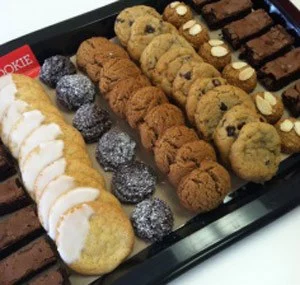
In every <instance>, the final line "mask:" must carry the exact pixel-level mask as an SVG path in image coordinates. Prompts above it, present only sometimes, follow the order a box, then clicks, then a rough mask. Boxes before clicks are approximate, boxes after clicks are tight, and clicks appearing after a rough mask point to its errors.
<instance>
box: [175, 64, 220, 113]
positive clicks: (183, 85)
mask: <svg viewBox="0 0 300 285" xmlns="http://www.w3.org/2000/svg"><path fill="white" fill-rule="evenodd" d="M218 76H220V72H219V71H218V70H216V69H215V68H214V67H213V66H212V65H210V64H208V63H204V62H198V61H189V62H187V63H185V64H183V65H182V66H181V68H180V69H179V71H178V72H177V75H176V77H175V79H174V81H173V86H172V93H173V98H174V99H175V100H176V102H177V103H178V104H179V105H180V106H182V107H184V106H185V105H186V100H187V96H188V92H189V90H190V87H191V85H192V84H193V82H194V81H195V80H196V79H198V78H211V77H218Z"/></svg>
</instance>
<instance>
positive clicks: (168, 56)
mask: <svg viewBox="0 0 300 285" xmlns="http://www.w3.org/2000/svg"><path fill="white" fill-rule="evenodd" d="M192 61H193V62H202V59H201V58H200V57H199V56H198V55H197V54H196V53H195V52H194V51H193V50H190V49H188V48H182V47H177V48H173V49H171V50H169V51H168V52H166V53H165V54H164V55H163V56H162V57H161V58H160V59H159V60H158V61H157V64H156V67H155V69H154V71H153V74H152V81H153V83H154V84H155V85H159V86H161V88H162V89H163V90H164V91H165V93H166V94H167V95H171V93H172V85H173V81H174V79H175V77H176V75H177V73H178V71H179V69H180V68H181V66H182V65H183V64H184V63H187V62H192Z"/></svg>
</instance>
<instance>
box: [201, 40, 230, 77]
mask: <svg viewBox="0 0 300 285" xmlns="http://www.w3.org/2000/svg"><path fill="white" fill-rule="evenodd" d="M198 53H199V55H200V56H201V57H202V58H203V60H204V61H205V62H207V63H209V64H211V65H213V66H214V67H215V68H216V69H218V70H219V71H221V70H222V69H223V68H224V67H225V66H226V65H227V64H228V63H230V62H231V52H230V49H229V47H228V46H227V45H226V44H225V43H224V42H223V41H221V40H209V41H208V42H207V43H204V44H203V45H202V46H201V47H200V49H199V51H198Z"/></svg>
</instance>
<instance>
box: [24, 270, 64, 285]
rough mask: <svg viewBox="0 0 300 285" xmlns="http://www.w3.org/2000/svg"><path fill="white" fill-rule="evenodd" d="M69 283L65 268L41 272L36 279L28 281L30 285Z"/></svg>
mask: <svg viewBox="0 0 300 285" xmlns="http://www.w3.org/2000/svg"><path fill="white" fill-rule="evenodd" d="M47 284H49V285H50V284H51V285H69V284H70V281H69V279H68V276H67V273H66V271H65V270H64V269H62V268H58V269H52V270H49V271H47V272H46V273H43V274H41V275H40V276H38V277H37V278H35V279H34V280H32V281H31V282H29V283H28V285H47Z"/></svg>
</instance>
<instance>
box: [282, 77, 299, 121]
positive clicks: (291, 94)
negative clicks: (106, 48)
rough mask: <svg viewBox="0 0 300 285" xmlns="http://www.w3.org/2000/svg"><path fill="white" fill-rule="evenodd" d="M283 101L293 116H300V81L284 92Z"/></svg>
mask: <svg viewBox="0 0 300 285" xmlns="http://www.w3.org/2000/svg"><path fill="white" fill-rule="evenodd" d="M282 101H283V104H284V106H285V107H286V108H287V109H288V111H289V112H290V113H291V115H292V116H293V117H295V118H297V117H299V116H300V81H297V82H296V84H295V85H294V86H292V87H290V88H288V89H287V90H285V91H284V92H283V93H282Z"/></svg>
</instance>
